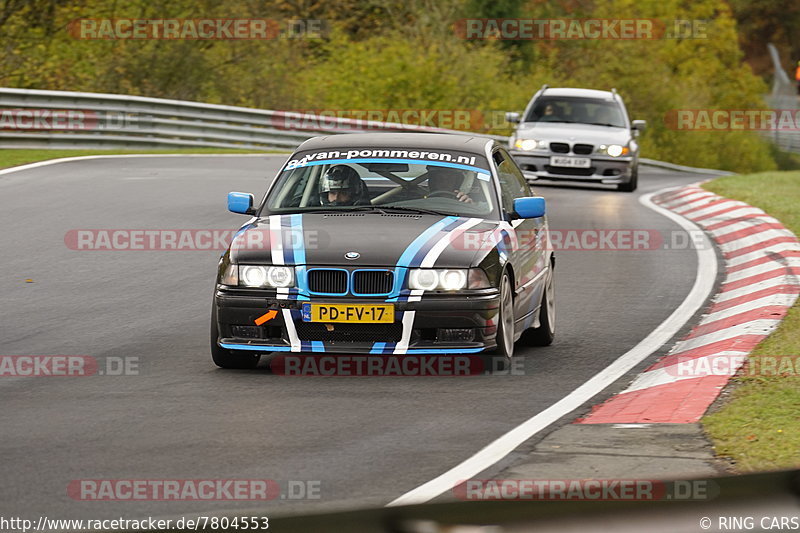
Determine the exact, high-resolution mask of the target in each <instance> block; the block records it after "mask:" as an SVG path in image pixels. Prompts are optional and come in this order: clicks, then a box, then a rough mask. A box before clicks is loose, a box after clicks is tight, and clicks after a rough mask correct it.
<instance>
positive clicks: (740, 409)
mask: <svg viewBox="0 0 800 533" xmlns="http://www.w3.org/2000/svg"><path fill="white" fill-rule="evenodd" d="M703 187H704V188H706V189H707V190H709V191H711V192H713V193H716V194H719V195H721V196H725V197H726V198H733V199H736V200H741V201H743V202H747V203H749V204H751V205H754V206H756V207H760V208H761V209H763V210H764V211H766V212H767V213H769V214H770V215H772V216H774V217H776V218H777V219H779V220H780V221H781V222H782V223H783V224H784V225H785V226H786V227H788V228H789V229H790V230H792V231H793V232H794V233H795V235H800V172H797V171H794V172H762V173H759V174H748V175H741V176H728V177H724V178H719V179H716V180H714V181H712V182H710V183H707V184H705V185H704V186H703ZM798 355H800V303H796V304H795V305H794V307H793V308H792V309H790V310H789V313H788V315H787V317H786V319H785V320H784V321H783V322H781V324H780V326H779V327H778V329H777V330H776V331H775V332H774V333H773V334H772V335H770V336H769V337H768V338H766V339H765V340H764V341H763V342H762V343H761V344H759V345H758V346H757V347H756V349H755V350H754V351H753V353H752V354H751V357H750V361H749V362H748V366H749V368H750V369H752V371H749V372H748V371H745V372H742V373H741V375H739V376H737V377H735V378H734V380H733V381H734V383H733V385H734V386H733V387H732V393H731V396H730V398H729V400H728V401H727V402H726V403H725V404H724V405H723V406H722V407H721V408H720V409H719V410H717V411H716V412H714V413H712V414H709V415H707V416H705V417H704V418H703V419H702V423H703V425H704V426H705V429H706V432H707V433H708V435H709V436H710V437H711V438H712V440H713V442H714V446H715V449H716V453H717V455H721V456H727V457H730V458H732V459H733V460H734V461H735V467H736V469H737V470H739V471H740V472H749V471H756V470H772V469H778V468H792V467H795V468H797V467H798V466H800V375H798V374H800V357H797V356H798ZM765 356H766V357H770V358H773V357H775V356H795V357H794V358H792V359H787V360H784V361H782V362H781V363H779V364H778V365H777V371H772V370H771V369H765V371H764V372H758V371H757V369H758V368H761V366H760V362H765V360H764V359H760V358H761V357H765ZM770 360H771V361H774V359H770ZM789 365H791V366H789ZM781 371H783V372H781ZM755 374H762V375H755Z"/></svg>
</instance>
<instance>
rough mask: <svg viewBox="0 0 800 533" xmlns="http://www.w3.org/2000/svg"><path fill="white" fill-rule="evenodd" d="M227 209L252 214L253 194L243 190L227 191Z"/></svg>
mask: <svg viewBox="0 0 800 533" xmlns="http://www.w3.org/2000/svg"><path fill="white" fill-rule="evenodd" d="M228 211H230V212H231V213H239V214H240V215H254V214H255V209H253V195H252V194H247V193H244V192H229V193H228Z"/></svg>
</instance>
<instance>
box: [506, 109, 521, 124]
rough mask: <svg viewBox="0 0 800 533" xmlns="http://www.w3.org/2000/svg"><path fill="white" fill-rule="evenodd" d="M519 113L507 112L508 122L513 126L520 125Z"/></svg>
mask: <svg viewBox="0 0 800 533" xmlns="http://www.w3.org/2000/svg"><path fill="white" fill-rule="evenodd" d="M520 120H521V119H520V116H519V113H515V112H514V111H507V112H506V122H511V123H512V124H519V121H520Z"/></svg>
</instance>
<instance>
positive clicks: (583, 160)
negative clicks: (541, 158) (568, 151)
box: [550, 156, 592, 168]
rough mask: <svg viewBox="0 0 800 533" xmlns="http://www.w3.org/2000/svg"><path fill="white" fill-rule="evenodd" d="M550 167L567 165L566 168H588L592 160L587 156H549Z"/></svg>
mask: <svg viewBox="0 0 800 533" xmlns="http://www.w3.org/2000/svg"><path fill="white" fill-rule="evenodd" d="M550 166H551V167H568V168H589V167H590V166H592V160H591V159H590V158H588V157H561V156H553V157H551V158H550Z"/></svg>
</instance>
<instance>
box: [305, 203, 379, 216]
mask: <svg viewBox="0 0 800 533" xmlns="http://www.w3.org/2000/svg"><path fill="white" fill-rule="evenodd" d="M352 211H370V212H376V213H380V214H382V215H385V214H386V211H384V210H383V208H381V207H378V206H370V205H348V206H342V208H341V209H335V208H332V207H320V208H319V209H303V208H300V209H297V211H295V213H296V214H299V215H304V214H306V213H317V214H319V213H323V214H325V213H350V212H352Z"/></svg>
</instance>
